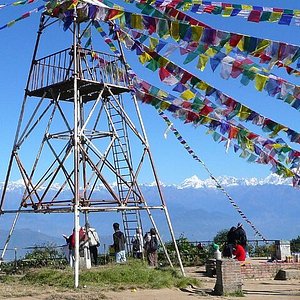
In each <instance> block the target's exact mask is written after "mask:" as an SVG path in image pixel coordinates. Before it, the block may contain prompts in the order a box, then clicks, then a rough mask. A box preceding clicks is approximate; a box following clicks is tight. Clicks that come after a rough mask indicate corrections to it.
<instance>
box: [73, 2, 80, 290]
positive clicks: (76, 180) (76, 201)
mask: <svg viewBox="0 0 300 300" xmlns="http://www.w3.org/2000/svg"><path fill="white" fill-rule="evenodd" d="M73 22H74V24H73V25H74V27H73V28H74V32H73V58H74V64H73V66H74V74H73V75H74V137H73V140H74V228H75V249H74V250H75V261H74V287H75V288H78V286H79V146H78V142H79V138H78V126H79V118H78V112H79V103H78V101H79V97H78V86H77V79H78V61H77V34H78V33H77V31H78V26H79V25H78V24H77V10H76V7H75V9H74V20H73Z"/></svg>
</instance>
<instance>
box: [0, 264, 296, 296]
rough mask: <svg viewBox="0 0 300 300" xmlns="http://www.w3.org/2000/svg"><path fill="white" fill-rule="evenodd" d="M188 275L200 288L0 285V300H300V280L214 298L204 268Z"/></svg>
mask: <svg viewBox="0 0 300 300" xmlns="http://www.w3.org/2000/svg"><path fill="white" fill-rule="evenodd" d="M185 271H186V273H187V275H188V276H193V277H196V278H199V279H200V280H201V281H202V282H203V285H202V286H201V287H200V288H197V287H192V286H190V287H188V288H186V289H182V290H180V289H176V288H173V289H160V290H136V289H133V290H124V291H121V292H120V291H119V292H113V291H107V292H101V293H99V292H96V291H90V290H89V289H88V288H86V289H81V290H78V291H76V292H70V291H64V290H58V289H54V288H51V287H47V288H45V287H36V286H35V287H32V288H31V289H28V286H26V287H25V286H20V285H9V284H1V285H0V299H20V300H29V299H30V300H63V299H65V300H81V299H88V300H97V299H107V300H161V299H162V300H193V299H195V300H197V299H206V300H216V299H219V300H220V299H228V300H229V299H230V300H234V299H235V300H237V299H245V300H259V299H263V300H268V299H270V300H271V299H272V300H282V299H287V300H300V280H286V281H281V280H244V282H243V292H244V297H233V296H232V297H224V296H213V295H212V294H211V292H212V290H213V288H214V285H215V281H216V279H215V278H209V277H206V276H205V274H204V270H203V268H199V267H192V268H186V269H185Z"/></svg>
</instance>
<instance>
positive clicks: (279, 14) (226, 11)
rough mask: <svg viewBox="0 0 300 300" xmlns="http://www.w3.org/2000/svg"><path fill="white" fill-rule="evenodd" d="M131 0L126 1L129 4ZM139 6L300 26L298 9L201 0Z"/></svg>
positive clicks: (141, 2)
mask: <svg viewBox="0 0 300 300" xmlns="http://www.w3.org/2000/svg"><path fill="white" fill-rule="evenodd" d="M128 1H129V0H125V2H128ZM136 2H137V3H139V4H144V3H145V2H146V3H147V4H150V5H153V6H155V7H159V8H160V9H162V10H163V9H167V8H169V7H171V8H178V9H181V10H182V11H188V10H189V11H191V12H193V13H198V14H203V13H207V14H213V15H221V16H222V17H242V18H244V19H247V21H249V22H256V23H259V22H272V23H274V22H275V23H278V24H279V25H291V24H295V25H296V26H299V25H300V23H299V21H300V10H296V9H294V10H293V9H285V8H272V7H263V6H257V5H253V6H252V5H245V4H232V3H224V2H215V1H213V2H211V1H201V0H182V1H178V0H165V1H156V0H149V1H144V0H139V1H137V0H136Z"/></svg>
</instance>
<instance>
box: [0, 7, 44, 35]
mask: <svg viewBox="0 0 300 300" xmlns="http://www.w3.org/2000/svg"><path fill="white" fill-rule="evenodd" d="M44 8H45V5H42V6H40V7H37V8H35V9H33V10H31V11H29V12H27V13H25V14H23V15H22V16H21V17H19V18H17V19H15V20H12V21H10V22H8V23H7V24H5V25H3V26H1V27H0V30H2V29H5V28H8V27H11V26H12V25H14V24H15V23H16V22H18V21H21V20H24V19H26V18H28V17H30V16H31V14H33V13H37V12H39V11H41V10H42V9H44Z"/></svg>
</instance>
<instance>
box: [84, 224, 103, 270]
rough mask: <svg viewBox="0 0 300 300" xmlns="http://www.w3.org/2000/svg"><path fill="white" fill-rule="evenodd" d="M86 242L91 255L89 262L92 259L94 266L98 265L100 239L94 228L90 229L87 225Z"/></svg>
mask: <svg viewBox="0 0 300 300" xmlns="http://www.w3.org/2000/svg"><path fill="white" fill-rule="evenodd" d="M85 227H86V231H87V236H88V241H89V249H90V254H91V261H92V258H93V260H94V264H95V266H97V264H98V247H99V246H100V239H99V235H98V233H97V231H96V229H95V228H93V227H91V226H90V224H89V223H86V225H85Z"/></svg>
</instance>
